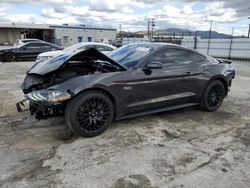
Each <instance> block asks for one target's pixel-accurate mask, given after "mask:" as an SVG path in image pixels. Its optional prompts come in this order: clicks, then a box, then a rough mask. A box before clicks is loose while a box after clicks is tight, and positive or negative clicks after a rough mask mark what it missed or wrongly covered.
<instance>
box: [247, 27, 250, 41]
mask: <svg viewBox="0 0 250 188" xmlns="http://www.w3.org/2000/svg"><path fill="white" fill-rule="evenodd" d="M249 37H250V24H249V25H248V34H247V38H249Z"/></svg>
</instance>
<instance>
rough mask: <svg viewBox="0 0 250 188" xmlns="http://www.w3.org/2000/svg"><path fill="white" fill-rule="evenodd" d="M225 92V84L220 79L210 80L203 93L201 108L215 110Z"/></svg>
mask: <svg viewBox="0 0 250 188" xmlns="http://www.w3.org/2000/svg"><path fill="white" fill-rule="evenodd" d="M225 94H226V91H225V86H224V84H223V83H222V82H221V81H219V80H215V81H213V82H211V83H210V84H209V85H208V87H207V88H206V90H205V92H204V94H203V97H202V100H201V104H200V106H201V108H202V109H204V110H206V111H215V110H217V109H218V108H219V107H220V105H221V104H222V102H223V99H224V97H225Z"/></svg>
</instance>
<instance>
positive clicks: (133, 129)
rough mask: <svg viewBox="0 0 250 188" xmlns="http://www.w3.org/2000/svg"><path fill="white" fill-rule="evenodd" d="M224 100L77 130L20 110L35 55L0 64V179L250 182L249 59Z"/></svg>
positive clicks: (20, 182) (28, 182)
mask: <svg viewBox="0 0 250 188" xmlns="http://www.w3.org/2000/svg"><path fill="white" fill-rule="evenodd" d="M235 64H236V68H237V76H236V78H235V79H234V81H233V86H232V88H231V92H230V93H229V96H228V97H227V98H226V99H225V101H224V103H223V105H222V106H221V108H220V109H219V110H218V111H216V112H212V113H208V112H203V111H201V110H199V109H198V108H196V107H193V108H186V109H181V110H175V111H171V112H164V113H158V114H154V115H148V116H143V117H138V118H133V119H129V120H123V121H117V122H114V123H113V125H112V126H111V128H109V129H108V130H107V131H106V132H105V133H104V134H102V135H100V136H98V137H95V138H89V139H86V138H79V137H76V136H74V135H73V134H72V133H71V132H69V131H68V129H67V128H66V127H65V122H64V120H63V118H54V119H49V120H43V121H37V120H34V119H33V118H31V117H30V116H29V113H28V112H24V113H17V112H16V109H15V103H16V102H17V101H19V100H21V99H22V98H23V94H22V92H21V89H20V85H21V83H22V80H23V78H24V73H25V71H27V70H28V68H29V67H31V66H32V65H33V62H15V63H4V64H0V187H18V188H21V187H25V188H27V187H84V188H93V187H98V188H102V187H113V188H125V187H126V188H138V187H143V188H149V187H176V188H177V187H231V188H236V187H240V188H244V187H246V188H247V187H250V87H249V86H250V84H249V83H250V63H247V62H235Z"/></svg>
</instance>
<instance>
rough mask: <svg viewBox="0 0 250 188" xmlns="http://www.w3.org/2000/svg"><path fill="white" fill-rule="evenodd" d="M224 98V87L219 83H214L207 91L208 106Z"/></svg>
mask: <svg viewBox="0 0 250 188" xmlns="http://www.w3.org/2000/svg"><path fill="white" fill-rule="evenodd" d="M223 98H224V87H223V86H221V85H220V84H217V85H214V86H213V87H212V88H211V89H210V90H209V92H208V96H207V103H208V105H209V106H211V107H214V106H218V105H219V104H220V103H221V101H222V100H223Z"/></svg>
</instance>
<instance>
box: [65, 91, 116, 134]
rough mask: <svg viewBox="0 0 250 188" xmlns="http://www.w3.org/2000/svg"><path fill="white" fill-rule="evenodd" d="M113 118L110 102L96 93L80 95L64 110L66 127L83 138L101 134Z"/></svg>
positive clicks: (104, 96) (103, 95) (107, 98)
mask: <svg viewBox="0 0 250 188" xmlns="http://www.w3.org/2000/svg"><path fill="white" fill-rule="evenodd" d="M113 118H114V109H113V104H112V101H111V100H110V98H109V97H108V96H106V95H105V94H102V93H100V92H98V91H92V92H86V93H83V94H80V95H79V96H78V97H76V98H75V99H73V100H72V101H70V102H69V104H68V105H67V107H66V110H65V119H66V122H67V124H68V126H69V127H70V128H71V130H73V131H74V132H76V133H77V134H79V135H80V136H83V137H92V136H97V135H99V134H101V133H102V132H104V131H105V130H106V129H107V128H108V127H109V125H110V124H111V123H112V121H113Z"/></svg>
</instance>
